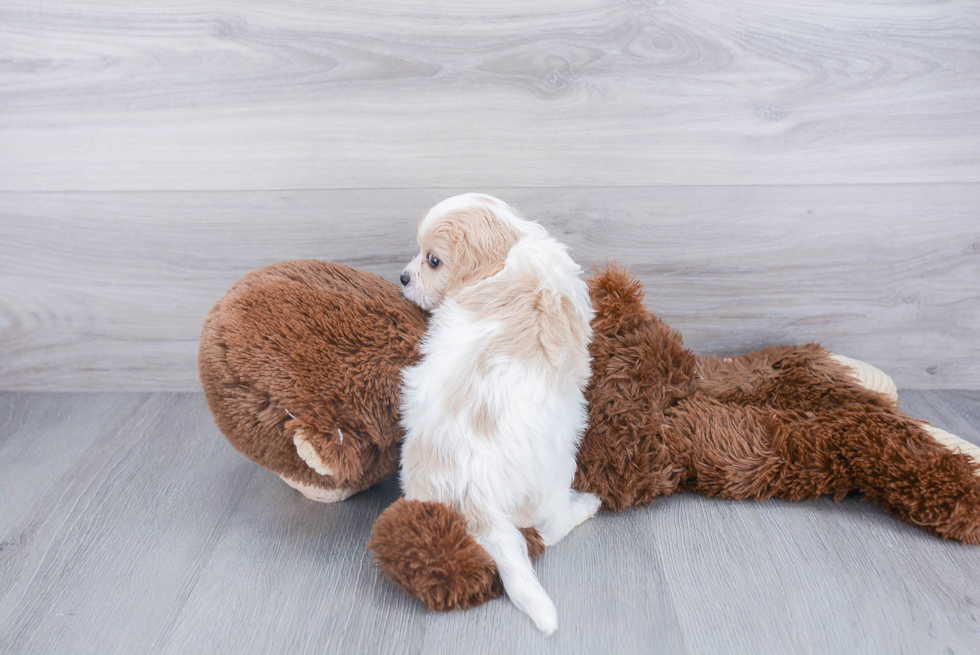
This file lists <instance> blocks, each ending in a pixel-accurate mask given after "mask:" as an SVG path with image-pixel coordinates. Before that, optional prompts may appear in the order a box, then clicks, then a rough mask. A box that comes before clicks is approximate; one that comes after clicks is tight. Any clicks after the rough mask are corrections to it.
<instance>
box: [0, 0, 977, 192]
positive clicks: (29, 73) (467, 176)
mask: <svg viewBox="0 0 980 655" xmlns="http://www.w3.org/2000/svg"><path fill="white" fill-rule="evenodd" d="M0 43H2V44H3V45H2V55H0V56H2V59H3V67H2V69H0V107H2V108H3V111H2V113H0V189H3V190H11V191H24V190H36V191H42V190H44V191H72V190H99V191H106V190H216V189H219V190H220V189H227V190H257V189H300V188H304V189H327V188H330V189H336V188H392V187H397V188H416V187H433V186H441V187H445V186H453V187H457V186H466V187H468V186H481V187H482V186H532V187H533V186H597V185H612V186H624V185H626V186H628V185H650V184H660V185H704V184H763V185H772V184H850V183H919V182H973V183H976V182H980V56H978V55H980V6H978V5H977V3H976V2H974V0H952V1H949V2H932V1H925V0H921V1H915V0H906V1H903V2H892V3H880V2H849V1H847V0H827V1H826V2H812V1H811V0H790V1H782V0H780V1H778V2H776V1H773V0H749V1H746V2H739V3H737V4H733V3H731V2H726V1H725V0H710V1H705V0H699V1H698V2H694V1H691V0H676V1H666V0H658V1H656V2H653V1H650V2H647V1H643V0H639V1H637V0H629V1H627V0H619V1H614V2H613V1H598V0H571V1H570V0H561V1H560V2H559V1H558V0H546V1H544V2H535V3H522V2H516V1H513V0H512V1H509V2H494V3H458V2H454V1H452V0H440V1H438V2H428V3H424V4H419V3H408V4H406V3H397V2H384V1H370V2H358V3H342V2H317V3H307V2H302V1H300V0H279V1H263V2H234V3H232V2H225V1H222V0H211V1H209V2H206V3H203V4H202V3H198V2H186V1H185V2H177V3H167V4H165V5H161V4H160V3H157V2H147V1H146V0H142V1H139V2H127V3H103V2H88V1H84V2H83V1H82V0H60V1H58V2H52V3H44V4H43V9H39V8H38V5H37V3H35V2H30V1H27V0H13V1H11V2H5V3H4V6H3V8H2V9H0Z"/></svg>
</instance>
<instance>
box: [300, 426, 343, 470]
mask: <svg viewBox="0 0 980 655" xmlns="http://www.w3.org/2000/svg"><path fill="white" fill-rule="evenodd" d="M293 444H294V445H295V446H296V454H297V455H299V456H300V458H301V459H302V460H303V461H304V462H306V464H307V466H309V467H310V468H311V469H313V470H314V471H316V472H317V473H319V474H320V475H334V471H333V469H331V468H330V467H329V466H327V465H326V464H325V463H324V461H323V460H322V459H321V458H320V454H319V453H317V452H316V448H314V447H313V444H312V443H310V440H309V438H308V437H307V436H306V434H305V433H304V432H303V431H302V430H297V431H296V434H294V435H293Z"/></svg>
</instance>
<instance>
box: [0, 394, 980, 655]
mask: <svg viewBox="0 0 980 655" xmlns="http://www.w3.org/2000/svg"><path fill="white" fill-rule="evenodd" d="M901 402H902V404H903V406H904V408H905V409H906V411H909V412H910V413H912V414H914V415H918V416H921V417H923V418H926V419H929V420H931V421H933V422H934V423H935V424H937V425H939V426H940V427H943V428H946V429H948V430H950V431H951V432H954V433H956V434H958V435H960V436H962V437H964V438H966V439H968V440H970V441H972V442H974V443H980V392H971V391H917V392H913V391H905V392H902V393H901ZM396 496H397V487H396V485H394V484H392V483H390V482H389V483H387V484H384V485H381V486H379V487H377V488H375V489H372V490H370V491H368V492H365V493H361V494H359V495H357V496H354V497H353V498H351V499H350V500H348V501H345V502H343V503H341V504H337V505H320V504H316V503H313V502H310V501H307V500H305V499H304V498H302V497H301V496H300V495H299V494H298V493H297V492H295V491H293V490H291V489H289V488H288V487H286V485H285V484H283V483H282V482H281V481H279V479H278V478H276V477H275V476H274V475H273V474H271V473H269V472H267V471H265V470H263V469H261V468H259V467H257V466H255V465H253V464H252V463H250V462H248V461H247V460H245V459H244V458H243V457H241V456H240V455H238V454H237V453H236V452H235V451H234V450H233V449H232V448H231V447H230V446H229V445H228V444H227V443H226V442H225V441H224V439H223V438H222V437H221V436H220V434H219V433H218V431H217V429H216V428H215V427H214V425H213V423H212V421H211V418H210V415H209V414H208V411H207V409H206V407H205V405H204V401H203V398H202V396H201V395H199V394H169V393H146V394H142V393H140V394H137V393H114V394H110V393H97V394H85V393H72V394H46V393H5V394H0V652H4V653H8V652H9V653H44V654H56V653H98V654H100V655H101V654H104V653H142V652H149V651H151V650H152V652H160V653H182V654H183V653H253V652H259V653H333V652H378V653H458V652H467V653H474V654H475V653H510V652H542V653H549V652H553V653H573V652H581V653H650V652H663V653H692V654H693V653H698V654H701V653H751V654H753V655H755V654H758V653H773V654H779V655H785V654H786V653H828V654H834V655H839V654H840V653H872V652H874V653H893V652H894V653H898V652H902V653H956V654H966V653H976V652H977V650H978V644H980V620H978V618H977V617H978V616H980V595H978V589H980V548H977V547H968V546H963V545H961V544H957V543H953V542H946V541H941V540H939V539H936V538H935V537H932V536H930V535H928V534H926V533H924V532H922V531H920V530H917V529H915V528H912V527H910V526H908V525H906V524H902V523H899V522H898V521H896V520H894V519H892V518H891V517H889V516H886V515H885V514H884V513H882V512H881V511H879V510H878V509H877V508H875V507H873V506H871V505H868V504H866V503H863V502H862V501H861V499H860V498H859V497H856V496H850V497H848V498H846V499H845V500H844V501H843V502H842V503H841V504H839V505H835V504H834V503H833V502H832V501H830V500H820V501H816V502H806V503H796V504H794V503H788V502H781V501H771V502H762V503H752V502H726V501H719V500H708V499H705V498H701V497H698V496H693V495H680V496H676V497H673V498H670V499H662V500H661V501H658V502H657V503H655V504H654V505H653V506H652V507H649V508H646V509H643V510H639V511H635V512H627V513H623V514H619V515H613V514H609V513H603V514H600V515H599V516H598V517H597V518H596V519H595V520H592V521H590V522H588V523H586V524H585V525H583V526H582V527H581V528H579V529H577V530H575V531H574V532H573V533H572V534H571V535H570V536H569V537H568V538H567V539H566V540H565V541H564V542H562V543H561V544H559V545H558V546H556V547H555V548H553V549H551V550H550V551H548V552H547V553H546V554H545V555H544V557H543V558H542V559H541V560H540V562H539V564H538V566H537V570H538V574H539V576H540V578H541V580H542V583H543V584H544V586H545V588H546V589H548V590H549V592H550V593H551V595H552V597H553V598H554V600H555V602H556V604H557V607H558V615H559V621H560V625H559V629H558V632H557V633H556V634H555V635H554V636H553V637H551V638H544V637H542V636H541V635H540V634H539V633H537V632H536V631H535V630H534V628H533V626H532V624H531V622H530V621H529V620H528V619H527V617H525V616H524V615H522V614H520V613H519V612H518V611H517V610H516V609H515V608H514V607H513V606H512V605H511V604H509V603H508V602H506V601H505V600H497V601H494V602H491V603H489V604H487V605H485V606H483V607H481V608H478V609H476V610H471V611H467V612H455V613H450V614H438V613H433V612H429V611H427V610H426V609H425V608H423V607H422V606H421V605H420V604H418V603H416V602H415V601H413V600H411V599H409V598H407V597H406V596H405V595H404V594H403V593H402V592H401V591H400V590H398V589H397V588H395V587H393V586H392V585H391V584H389V583H388V582H387V581H385V580H379V579H378V577H377V573H376V571H375V570H374V569H372V566H371V560H370V557H369V554H368V552H367V551H366V550H365V548H364V544H365V542H366V541H367V538H368V535H369V533H370V530H371V525H372V523H373V522H374V519H375V518H376V517H377V516H378V514H379V513H380V512H381V511H382V510H383V509H384V507H386V506H387V505H388V504H389V503H390V502H392V501H393V500H394V499H395V498H396Z"/></svg>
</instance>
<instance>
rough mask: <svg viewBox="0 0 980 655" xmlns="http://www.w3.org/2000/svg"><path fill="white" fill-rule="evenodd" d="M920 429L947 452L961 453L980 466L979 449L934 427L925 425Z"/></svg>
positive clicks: (979, 469) (979, 474) (979, 471)
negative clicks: (946, 449) (947, 450)
mask: <svg viewBox="0 0 980 655" xmlns="http://www.w3.org/2000/svg"><path fill="white" fill-rule="evenodd" d="M922 429H924V430H925V431H926V432H928V433H929V436H931V437H932V438H933V439H935V440H936V441H938V442H939V443H941V444H942V445H943V446H945V447H946V448H948V449H949V450H951V451H953V452H954V453H962V454H964V455H966V456H967V457H969V458H970V459H972V460H973V461H974V462H976V463H977V465H978V466H980V447H978V446H975V445H974V444H972V443H970V442H969V441H966V440H965V439H960V438H959V437H957V436H956V435H955V434H950V433H949V432H946V431H945V430H940V429H939V428H937V427H936V426H934V425H928V424H925V425H923V426H922ZM977 475H978V476H980V468H978V469H977Z"/></svg>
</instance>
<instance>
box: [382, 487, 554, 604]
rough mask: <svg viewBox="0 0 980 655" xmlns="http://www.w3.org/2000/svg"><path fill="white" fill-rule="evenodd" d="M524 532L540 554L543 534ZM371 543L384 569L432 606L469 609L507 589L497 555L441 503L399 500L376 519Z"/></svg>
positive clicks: (534, 551)
mask: <svg viewBox="0 0 980 655" xmlns="http://www.w3.org/2000/svg"><path fill="white" fill-rule="evenodd" d="M521 532H522V533H524V538H525V539H526V540H527V551H528V555H530V556H531V560H532V561H534V560H537V559H538V557H540V556H541V553H543V552H544V544H543V543H542V542H541V537H540V535H538V532H537V530H535V529H534V528H527V529H522V530H521ZM368 548H369V549H371V550H372V551H374V560H375V563H376V564H377V566H378V568H379V569H381V572H382V573H384V574H385V576H387V577H388V578H389V579H390V580H391V581H392V582H394V583H395V584H397V585H398V586H399V587H401V588H402V589H403V590H404V591H405V593H407V594H408V595H409V596H412V597H414V598H417V599H419V600H420V601H422V602H423V603H424V604H425V605H426V606H427V607H428V608H429V609H434V610H441V611H447V610H453V609H468V608H471V607H476V606H478V605H482V604H483V603H485V602H487V601H488V600H491V599H493V598H497V597H498V596H500V595H501V594H502V593H503V591H504V587H503V584H502V583H501V581H500V575H499V574H498V572H497V566H496V564H494V561H493V559H492V558H491V557H490V555H489V554H488V553H487V551H486V550H484V549H483V547H482V546H481V545H480V544H478V543H477V542H476V539H474V538H473V537H472V536H471V535H470V534H469V533H467V532H466V519H465V518H464V517H463V515H462V514H460V513H459V512H457V511H455V510H454V509H452V508H451V507H448V506H446V505H443V504H441V503H430V502H422V501H418V500H405V499H404V498H400V499H399V500H397V501H395V503H394V504H392V505H391V506H390V507H389V508H388V509H386V510H385V511H384V512H383V513H382V514H381V516H379V517H378V520H377V521H376V522H375V524H374V530H373V533H372V535H371V540H370V541H369V542H368Z"/></svg>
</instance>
